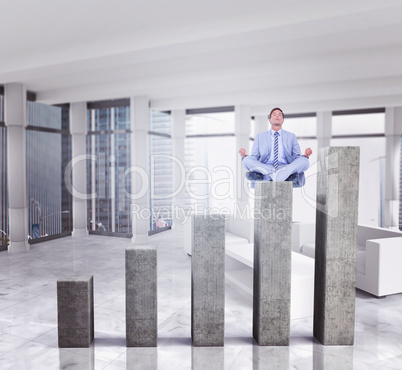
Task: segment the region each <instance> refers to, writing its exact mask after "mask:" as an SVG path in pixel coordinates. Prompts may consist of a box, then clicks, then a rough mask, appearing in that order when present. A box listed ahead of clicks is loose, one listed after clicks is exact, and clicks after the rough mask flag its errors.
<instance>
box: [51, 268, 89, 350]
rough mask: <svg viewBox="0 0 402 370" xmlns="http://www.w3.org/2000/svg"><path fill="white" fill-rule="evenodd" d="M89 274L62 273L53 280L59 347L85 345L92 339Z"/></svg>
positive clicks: (87, 345)
mask: <svg viewBox="0 0 402 370" xmlns="http://www.w3.org/2000/svg"><path fill="white" fill-rule="evenodd" d="M93 286H94V285H93V276H63V277H62V278H60V279H59V280H58V281H57V319H58V337H59V347H60V348H74V347H89V346H90V345H91V343H92V341H93V339H94V293H93Z"/></svg>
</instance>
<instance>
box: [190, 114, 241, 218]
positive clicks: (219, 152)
mask: <svg viewBox="0 0 402 370" xmlns="http://www.w3.org/2000/svg"><path fill="white" fill-rule="evenodd" d="M208 116H210V117H209V118H208V119H207V117H202V119H198V118H197V116H196V115H189V116H187V120H186V134H187V135H192V134H193V133H195V132H196V133H200V134H205V133H211V131H214V134H217V133H220V134H228V133H233V132H234V112H227V113H213V114H209V115H208ZM216 122H219V123H216ZM197 125H201V126H202V127H197ZM214 125H217V126H216V127H215V129H212V128H213V127H214ZM205 128H208V130H204V129H205ZM237 155H238V154H237V149H236V138H235V137H234V136H219V134H218V135H217V136H212V137H191V136H190V137H187V138H186V142H185V162H186V163H185V167H186V207H191V208H193V209H194V208H197V210H198V211H202V209H204V211H205V210H206V209H214V210H222V209H223V208H228V209H230V211H232V208H233V205H234V194H232V192H233V186H232V185H233V181H235V179H234V176H235V173H234V170H235V168H236V160H237V159H238V157H237Z"/></svg>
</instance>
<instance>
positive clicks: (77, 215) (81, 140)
mask: <svg viewBox="0 0 402 370" xmlns="http://www.w3.org/2000/svg"><path fill="white" fill-rule="evenodd" d="M70 115H71V124H70V132H71V156H72V169H71V170H72V189H71V193H72V196H73V231H72V236H74V237H83V236H87V235H88V229H87V199H89V198H90V195H89V194H87V136H86V134H87V132H88V127H87V104H86V103H83V102H81V103H72V104H71V105H70Z"/></svg>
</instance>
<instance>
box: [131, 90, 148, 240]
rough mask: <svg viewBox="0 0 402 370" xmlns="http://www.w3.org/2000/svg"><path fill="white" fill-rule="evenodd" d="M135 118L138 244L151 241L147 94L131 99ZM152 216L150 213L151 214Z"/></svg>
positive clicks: (134, 201) (133, 211)
mask: <svg viewBox="0 0 402 370" xmlns="http://www.w3.org/2000/svg"><path fill="white" fill-rule="evenodd" d="M130 120H131V131H132V134H131V140H130V144H131V194H130V197H131V216H132V229H133V237H132V239H131V241H132V242H133V243H135V244H144V243H147V241H148V230H149V224H150V221H149V217H152V214H151V210H150V209H149V199H148V198H149V169H148V124H149V100H148V98H147V97H146V96H138V97H132V98H131V99H130ZM148 216H149V217H148Z"/></svg>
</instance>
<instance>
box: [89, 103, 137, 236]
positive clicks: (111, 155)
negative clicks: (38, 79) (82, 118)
mask: <svg viewBox="0 0 402 370" xmlns="http://www.w3.org/2000/svg"><path fill="white" fill-rule="evenodd" d="M111 105H112V106H108V107H104V106H101V105H99V107H97V105H96V103H88V136H87V153H88V155H90V156H92V158H94V159H93V160H89V161H88V165H87V184H88V188H87V193H88V194H95V193H96V197H94V198H92V199H89V200H88V202H87V215H88V216H87V219H88V229H89V230H90V232H94V233H96V232H100V233H113V234H115V235H118V234H122V235H123V236H128V235H130V234H131V219H130V197H129V196H127V193H128V194H130V192H131V186H130V184H131V181H130V175H127V174H126V171H127V169H128V168H129V166H130V134H131V131H130V107H129V105H128V104H126V105H119V106H113V102H111Z"/></svg>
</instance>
